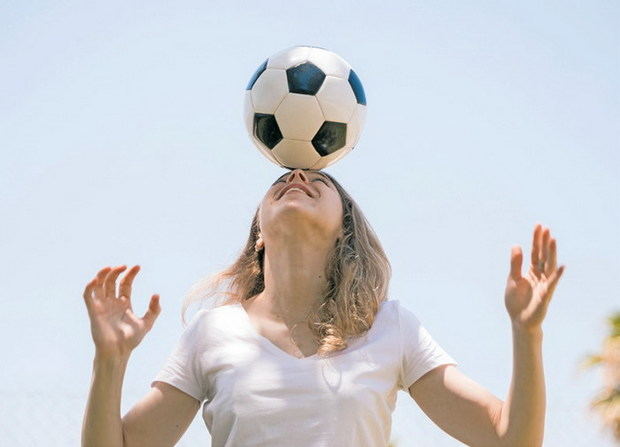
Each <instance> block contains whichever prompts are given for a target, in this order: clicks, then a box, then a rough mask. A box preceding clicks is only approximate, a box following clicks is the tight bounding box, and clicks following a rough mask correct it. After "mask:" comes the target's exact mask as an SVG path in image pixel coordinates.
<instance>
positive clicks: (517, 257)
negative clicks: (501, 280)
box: [510, 245, 523, 281]
mask: <svg viewBox="0 0 620 447" xmlns="http://www.w3.org/2000/svg"><path fill="white" fill-rule="evenodd" d="M522 262H523V252H522V251H521V247H520V246H519V245H513V246H512V248H511V249H510V277H511V278H512V279H514V280H515V281H516V280H518V279H519V278H521V264H522Z"/></svg>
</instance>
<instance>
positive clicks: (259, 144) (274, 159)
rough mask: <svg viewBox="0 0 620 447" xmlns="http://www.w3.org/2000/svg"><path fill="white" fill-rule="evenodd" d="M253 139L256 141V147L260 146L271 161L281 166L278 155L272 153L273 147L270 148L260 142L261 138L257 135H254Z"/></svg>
mask: <svg viewBox="0 0 620 447" xmlns="http://www.w3.org/2000/svg"><path fill="white" fill-rule="evenodd" d="M252 141H254V144H255V145H256V147H257V148H258V150H259V151H260V152H261V153H262V154H263V155H264V156H265V157H267V159H268V160H269V161H271V162H272V163H274V164H276V165H278V166H281V164H280V162H279V161H278V159H277V158H276V157H274V156H273V154H272V153H271V149H269V148H268V147H266V146H265V145H264V144H263V143H261V142H260V140H259V139H258V138H256V137H252Z"/></svg>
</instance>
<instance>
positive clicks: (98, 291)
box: [94, 267, 111, 300]
mask: <svg viewBox="0 0 620 447" xmlns="http://www.w3.org/2000/svg"><path fill="white" fill-rule="evenodd" d="M110 270H111V267H104V268H102V269H101V270H99V272H98V273H97V282H96V284H95V289H94V290H95V297H96V298H97V299H100V300H102V299H103V298H105V294H104V290H103V282H104V281H105V277H106V275H107V274H108V272H109V271H110Z"/></svg>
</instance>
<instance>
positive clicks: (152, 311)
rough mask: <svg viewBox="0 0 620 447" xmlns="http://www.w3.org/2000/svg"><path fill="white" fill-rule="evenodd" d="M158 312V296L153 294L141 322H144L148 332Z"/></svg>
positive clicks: (159, 310) (159, 309)
mask: <svg viewBox="0 0 620 447" xmlns="http://www.w3.org/2000/svg"><path fill="white" fill-rule="evenodd" d="M160 312H161V306H160V305H159V295H157V294H155V295H153V296H152V297H151V302H150V303H149V308H148V310H147V311H146V313H145V314H144V316H143V317H142V321H144V324H145V325H146V327H147V329H148V330H151V328H152V327H153V324H154V323H155V320H156V319H157V316H158V315H159V314H160Z"/></svg>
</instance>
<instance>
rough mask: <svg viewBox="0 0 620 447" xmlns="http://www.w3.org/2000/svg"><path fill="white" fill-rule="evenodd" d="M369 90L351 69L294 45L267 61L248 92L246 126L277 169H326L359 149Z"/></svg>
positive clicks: (319, 51) (318, 50)
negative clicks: (366, 93) (355, 148)
mask: <svg viewBox="0 0 620 447" xmlns="http://www.w3.org/2000/svg"><path fill="white" fill-rule="evenodd" d="M365 116H366V96H365V94H364V88H363V87H362V83H361V81H360V79H359V78H358V76H357V74H356V73H355V72H354V71H353V69H352V68H351V66H350V65H349V64H348V63H347V61H345V60H344V59H343V58H341V57H340V56H338V55H337V54H335V53H333V52H331V51H328V50H326V49H324V48H320V47H312V46H294V47H290V48H287V49H285V50H282V51H280V52H278V53H276V54H274V55H273V56H271V57H269V58H268V59H267V60H265V62H263V63H262V64H261V65H260V66H259V67H258V69H257V70H256V72H255V73H254V75H253V76H252V77H251V79H250V82H249V83H248V85H247V87H246V90H245V105H244V118H245V126H246V129H247V131H248V133H249V135H250V138H251V140H252V142H253V143H254V144H255V145H256V146H257V147H258V149H259V150H260V152H261V153H262V154H263V155H264V156H265V157H267V159H269V160H270V161H272V162H273V163H275V164H277V165H278V166H281V167H284V168H288V169H295V168H302V169H323V168H325V167H327V166H329V165H331V164H332V163H335V162H336V161H338V160H339V159H341V158H342V157H344V156H345V155H346V154H348V153H349V152H350V151H351V150H352V149H353V148H354V147H355V145H356V144H357V141H358V139H359V136H360V133H361V131H362V128H363V126H364V119H365Z"/></svg>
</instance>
